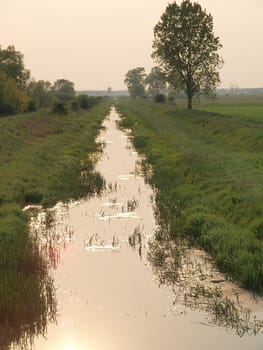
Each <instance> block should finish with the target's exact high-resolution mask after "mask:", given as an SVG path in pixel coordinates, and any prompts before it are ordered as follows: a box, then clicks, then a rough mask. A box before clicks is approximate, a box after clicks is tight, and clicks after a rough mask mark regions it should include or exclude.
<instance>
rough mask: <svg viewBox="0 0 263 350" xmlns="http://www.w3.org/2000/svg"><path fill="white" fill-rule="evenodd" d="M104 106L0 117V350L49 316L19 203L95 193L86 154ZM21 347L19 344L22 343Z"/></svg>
mask: <svg viewBox="0 0 263 350" xmlns="http://www.w3.org/2000/svg"><path fill="white" fill-rule="evenodd" d="M109 107H110V102H109V101H104V102H101V103H100V104H99V105H97V106H96V107H93V108H92V109H91V110H89V111H86V112H79V113H78V114H76V113H73V114H69V115H67V116H56V115H53V114H51V113H49V112H48V111H39V112H35V113H31V114H25V115H18V116H13V117H1V118H0V255H1V259H0V328H1V339H0V348H1V349H2V348H3V349H5V348H6V349H7V348H9V345H10V344H11V343H12V341H16V342H17V343H19V344H20V345H23V348H27V345H28V344H27V341H28V339H29V340H30V339H31V338H32V337H33V335H37V334H44V333H45V330H46V325H47V322H48V320H49V319H53V320H54V317H55V316H54V315H55V313H56V306H55V297H54V287H53V284H52V280H51V279H50V277H49V272H48V269H47V265H46V262H45V259H44V257H43V256H42V253H41V252H40V251H39V247H38V243H37V242H35V240H34V238H33V237H31V236H30V235H29V226H28V220H29V216H28V215H27V214H25V213H24V212H22V210H21V207H22V206H24V205H25V204H30V203H32V204H36V203H38V204H42V205H44V206H52V205H53V204H55V203H56V202H57V201H60V200H63V201H66V200H69V199H77V198H80V197H82V196H88V195H92V194H93V193H95V192H99V191H100V190H101V189H102V188H103V185H104V180H103V179H102V177H101V176H100V174H98V173H97V172H95V171H94V167H93V165H94V164H93V161H92V157H91V154H93V153H94V152H97V151H98V145H97V144H96V142H95V139H96V136H97V134H98V132H99V131H100V128H101V123H102V120H103V119H104V117H105V115H106V114H107V113H108V110H109ZM23 342H25V343H23Z"/></svg>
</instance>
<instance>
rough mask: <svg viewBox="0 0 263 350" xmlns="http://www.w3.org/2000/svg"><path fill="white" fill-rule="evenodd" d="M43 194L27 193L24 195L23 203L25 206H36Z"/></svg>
mask: <svg viewBox="0 0 263 350" xmlns="http://www.w3.org/2000/svg"><path fill="white" fill-rule="evenodd" d="M42 198H43V194H42V193H39V192H37V191H32V192H27V193H26V194H25V203H26V204H38V203H40V202H41V200H42Z"/></svg>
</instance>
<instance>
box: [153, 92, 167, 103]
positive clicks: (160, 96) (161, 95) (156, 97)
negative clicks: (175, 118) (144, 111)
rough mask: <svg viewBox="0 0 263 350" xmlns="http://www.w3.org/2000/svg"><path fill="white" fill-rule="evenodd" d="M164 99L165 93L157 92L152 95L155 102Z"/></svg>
mask: <svg viewBox="0 0 263 350" xmlns="http://www.w3.org/2000/svg"><path fill="white" fill-rule="evenodd" d="M165 100H166V98H165V95H164V94H157V95H155V97H154V101H155V102H157V103H164V102H165Z"/></svg>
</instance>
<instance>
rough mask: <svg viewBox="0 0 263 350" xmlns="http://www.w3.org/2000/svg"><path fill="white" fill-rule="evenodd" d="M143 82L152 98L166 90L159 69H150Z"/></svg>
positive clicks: (162, 75)
mask: <svg viewBox="0 0 263 350" xmlns="http://www.w3.org/2000/svg"><path fill="white" fill-rule="evenodd" d="M145 82H146V84H147V85H148V88H147V92H148V94H149V95H150V96H152V97H155V96H156V95H157V94H163V93H164V92H165V90H166V78H165V76H164V74H163V72H162V71H161V69H160V68H159V67H153V68H152V70H151V72H150V74H148V76H147V77H146V79H145Z"/></svg>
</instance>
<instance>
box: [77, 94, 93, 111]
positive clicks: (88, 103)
mask: <svg viewBox="0 0 263 350" xmlns="http://www.w3.org/2000/svg"><path fill="white" fill-rule="evenodd" d="M77 101H78V104H79V106H80V108H82V109H89V108H91V107H92V106H93V98H92V97H90V96H88V95H79V96H78V97H77Z"/></svg>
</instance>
